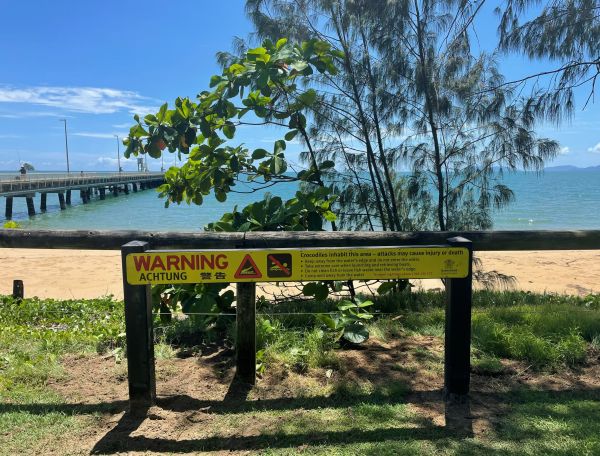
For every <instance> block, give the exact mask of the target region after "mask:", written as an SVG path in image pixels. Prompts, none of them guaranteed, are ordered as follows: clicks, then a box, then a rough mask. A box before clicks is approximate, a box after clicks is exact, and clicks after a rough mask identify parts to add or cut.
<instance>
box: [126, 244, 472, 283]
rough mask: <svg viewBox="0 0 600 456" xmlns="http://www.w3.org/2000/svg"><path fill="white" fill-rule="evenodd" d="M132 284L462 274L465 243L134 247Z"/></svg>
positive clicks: (466, 262) (465, 266)
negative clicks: (138, 250) (137, 250)
mask: <svg viewBox="0 0 600 456" xmlns="http://www.w3.org/2000/svg"><path fill="white" fill-rule="evenodd" d="M126 268H127V270H126V273H127V282H128V283H130V284H131V285H145V284H160V283H163V284H171V283H203V282H204V283H218V282H301V281H313V280H368V279H435V278H463V277H466V276H467V275H468V273H469V251H468V249H466V248H464V247H443V246H432V247H362V248H320V249H272V250H263V249H260V250H259V249H257V250H203V251H197V250H186V251H177V252H170V251H155V252H146V253H134V254H129V255H127V259H126Z"/></svg>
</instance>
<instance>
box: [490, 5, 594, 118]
mask: <svg viewBox="0 0 600 456" xmlns="http://www.w3.org/2000/svg"><path fill="white" fill-rule="evenodd" d="M532 10H533V11H536V10H537V11H538V12H539V13H538V15H537V16H536V15H534V16H533V17H531V11H532ZM498 12H499V13H500V14H501V22H500V28H499V31H500V47H501V49H503V50H504V51H507V52H508V51H516V52H520V53H522V54H524V55H526V56H527V57H529V58H530V59H540V60H544V61H547V62H549V65H550V67H549V69H548V70H546V71H543V72H540V73H536V74H526V75H524V76H523V78H521V79H519V80H517V81H511V84H512V85H513V86H514V87H516V86H520V85H525V84H527V83H533V89H534V97H535V98H537V100H538V101H537V106H536V108H537V112H538V113H539V114H542V115H544V116H545V117H546V118H548V119H550V120H552V121H555V122H557V123H558V122H560V121H561V120H562V119H563V118H564V117H565V116H568V115H570V114H571V113H572V112H573V108H574V106H575V91H576V90H577V88H579V87H581V88H582V89H580V90H587V94H588V97H587V101H586V104H587V103H588V102H590V101H591V100H592V99H593V96H594V91H595V85H596V80H597V78H598V76H599V75H600V51H599V50H598V43H600V3H598V0H546V1H541V0H507V1H506V2H505V3H504V4H503V8H498ZM523 17H529V19H528V20H523V19H522V18H523Z"/></svg>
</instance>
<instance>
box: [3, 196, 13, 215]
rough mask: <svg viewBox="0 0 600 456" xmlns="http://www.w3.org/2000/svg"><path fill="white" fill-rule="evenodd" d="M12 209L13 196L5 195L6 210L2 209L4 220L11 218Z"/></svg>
mask: <svg viewBox="0 0 600 456" xmlns="http://www.w3.org/2000/svg"><path fill="white" fill-rule="evenodd" d="M12 209H13V197H12V196H7V197H6V210H5V211H4V218H6V220H10V219H12Z"/></svg>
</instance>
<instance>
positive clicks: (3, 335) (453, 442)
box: [0, 291, 600, 454]
mask: <svg viewBox="0 0 600 456" xmlns="http://www.w3.org/2000/svg"><path fill="white" fill-rule="evenodd" d="M443 304H444V301H443V295H441V294H439V293H435V292H419V293H406V294H400V295H396V296H395V297H393V296H387V295H384V296H380V297H376V298H374V299H373V305H372V306H370V309H371V311H372V313H373V314H374V315H375V317H374V318H373V319H372V320H370V321H369V322H368V323H366V327H367V328H368V331H369V333H370V338H371V340H372V342H367V344H366V345H367V348H368V346H370V345H371V344H372V343H375V342H374V341H376V342H377V343H378V344H383V345H384V346H385V345H386V344H390V343H392V342H394V341H398V340H401V339H406V340H412V341H414V344H413V346H412V348H410V349H409V351H410V360H411V361H410V362H406V363H390V365H389V366H386V367H385V368H386V369H388V370H389V371H390V372H394V371H395V372H396V373H397V374H401V375H406V376H408V377H414V376H420V375H423V372H425V373H427V372H429V374H427V375H433V376H437V377H439V376H440V375H441V372H442V369H443V364H442V354H441V352H440V350H439V349H437V348H436V347H441V340H442V338H443V333H444V329H443V324H444V310H443ZM473 304H474V308H473V349H472V353H473V363H472V364H473V372H474V374H476V375H480V376H488V377H490V378H496V377H498V376H500V377H498V378H501V377H502V376H503V375H506V374H507V372H508V370H507V369H509V366H511V365H513V364H514V363H518V366H519V369H520V370H527V371H529V372H530V373H531V372H533V373H535V372H537V374H535V375H539V376H544V375H556V374H557V373H562V372H571V371H573V369H574V370H575V371H573V372H576V371H577V370H578V369H582V368H585V366H589V365H590V363H597V357H598V353H600V346H599V345H600V344H599V341H600V296H598V295H590V296H587V297H583V298H579V297H567V296H555V295H540V294H532V293H522V292H503V293H500V292H483V291H480V292H476V293H475V295H474V303H473ZM0 306H1V310H0V403H1V404H2V405H0V428H1V429H3V432H2V434H0V448H2V449H3V450H2V451H8V452H9V453H12V454H16V453H19V452H20V453H34V452H35V451H36V449H38V450H39V449H40V448H46V447H45V446H44V445H46V444H47V442H49V441H53V439H56V438H57V437H56V436H60V435H63V434H65V433H68V434H69V435H73V436H76V435H79V433H82V432H85V430H86V429H90V428H92V427H94V426H97V424H98V420H101V416H102V413H104V412H102V410H96V411H95V412H93V413H91V412H90V413H81V414H77V413H73V412H72V411H71V412H69V411H68V410H69V409H68V408H65V409H62V408H61V404H65V403H66V401H68V398H65V397H63V395H61V394H60V393H59V392H57V391H58V390H56V389H54V388H53V387H52V385H53V384H57V383H60V382H61V381H62V380H63V379H65V378H67V377H68V375H69V372H68V371H67V370H65V369H64V368H63V367H62V360H64V359H65V357H67V358H68V357H73V356H76V357H89V356H92V357H94V356H98V355H101V356H102V357H103V358H104V359H105V360H106V359H108V360H110V362H112V363H114V364H115V366H122V364H123V363H122V360H123V358H124V357H125V356H126V347H125V338H124V322H123V304H122V303H121V302H117V301H114V300H112V299H111V298H103V299H96V300H89V301H83V300H71V301H55V300H40V299H35V298H34V299H26V300H23V301H22V302H18V301H14V300H12V299H11V298H9V297H4V298H1V299H0ZM300 309H301V310H303V311H304V312H305V314H303V315H297V314H296V315H291V314H290V313H293V312H296V311H298V310H300ZM338 310H339V308H338V304H337V303H335V302H333V301H324V302H322V303H316V302H305V303H299V302H289V303H285V304H279V305H276V306H272V305H269V304H267V303H262V305H261V306H260V307H259V318H258V324H257V334H258V344H259V347H258V348H259V351H258V356H257V358H258V371H259V374H260V375H261V376H263V377H264V381H265V382H267V383H269V384H270V382H273V381H274V380H273V376H276V375H280V373H282V372H289V373H290V375H292V376H297V377H290V378H292V379H293V378H298V379H301V378H305V379H306V380H305V381H306V382H308V383H307V385H309V386H306V385H302V387H300V386H298V391H300V390H302V391H303V393H302V395H303V396H302V397H298V398H296V399H294V400H293V401H292V402H291V403H290V404H289V405H290V407H289V409H288V408H286V409H285V410H278V409H274V410H271V409H269V407H268V406H266V405H265V406H261V407H260V408H258V409H256V410H254V409H252V410H241V411H239V410H238V411H232V412H227V413H224V414H218V415H217V416H216V417H215V420H214V421H211V422H210V423H209V424H207V425H206V426H207V427H206V428H205V432H207V433H208V434H210V435H214V436H218V435H221V434H222V433H224V432H225V431H224V430H223V429H229V430H231V429H233V432H234V433H235V429H238V430H240V429H241V427H240V426H242V424H241V423H245V422H250V421H254V422H256V423H259V424H260V425H261V426H264V427H263V428H262V430H261V431H260V436H259V437H257V438H256V439H255V440H253V443H252V445H251V446H252V447H253V448H258V449H263V450H265V451H267V453H268V454H271V453H272V454H287V453H295V452H296V451H299V450H298V448H300V449H303V448H306V446H307V445H308V446H309V447H310V449H309V451H310V452H311V454H312V453H319V452H321V453H323V454H353V453H355V454H369V453H370V454H398V453H399V452H400V453H406V454H417V453H421V454H428V453H429V454H439V453H440V452H441V453H444V454H455V453H464V452H466V453H469V454H470V453H478V452H481V451H493V452H499V453H503V454H521V453H523V452H524V453H526V454H548V453H552V454H570V453H573V454H575V453H577V454H586V451H587V454H593V453H594V451H598V450H600V446H599V445H600V442H599V441H598V437H597V436H598V435H600V432H599V431H600V430H599V429H598V423H600V416H598V409H597V402H596V401H597V400H598V397H597V388H596V389H595V390H593V391H589V392H583V391H572V392H571V393H568V394H566V393H561V394H556V393H554V394H553V393H552V392H549V391H544V390H535V391H530V390H528V389H526V388H523V389H522V390H514V391H511V392H507V393H506V396H505V397H504V398H503V401H504V402H506V403H510V404H511V406H510V409H509V410H508V411H507V412H503V413H502V416H501V418H498V420H499V424H498V426H496V427H494V430H493V432H491V434H490V435H488V437H486V438H485V439H480V438H475V439H463V438H459V437H458V436H456V435H449V434H448V433H446V431H444V430H443V428H440V427H432V428H428V427H425V428H423V429H425V430H422V429H421V428H419V429H421V430H420V431H418V432H417V433H416V434H414V433H413V431H410V429H412V428H414V427H415V426H417V427H419V426H421V425H422V424H423V422H424V421H423V420H424V417H423V416H421V415H419V412H418V410H415V409H414V408H413V407H412V406H411V407H409V406H408V405H407V404H406V403H404V402H403V399H402V398H405V397H407V395H408V394H410V387H409V386H408V385H407V384H405V383H402V382H399V383H396V384H394V383H391V384H388V385H383V386H382V385H377V384H376V383H373V379H369V378H365V379H364V380H360V381H353V382H350V383H349V382H348V377H347V376H345V377H344V376H343V375H340V374H338V372H348V370H349V369H350V370H351V369H353V368H354V367H359V366H354V367H353V366H351V365H350V366H349V364H348V361H347V359H346V356H345V354H347V353H352V352H355V353H360V352H361V350H364V349H363V348H359V349H357V346H356V345H353V344H351V343H350V342H348V341H347V340H345V339H343V338H340V337H339V333H338V332H336V331H332V330H330V329H328V327H327V325H325V324H323V320H322V318H320V317H319V316H317V315H314V314H313V313H315V314H316V313H320V314H327V313H328V312H335V311H338ZM233 328H234V320H233V317H232V316H226V317H223V318H222V319H221V320H218V319H217V320H213V321H211V322H208V323H207V321H206V320H203V319H195V318H183V319H179V318H177V315H176V316H175V318H174V319H173V320H172V321H171V322H160V319H159V318H158V317H157V319H156V338H157V340H156V343H157V346H156V353H157V358H159V360H161V359H162V360H167V361H159V364H160V363H161V362H168V360H170V359H171V358H174V357H189V356H197V355H200V354H203V353H205V352H206V348H207V347H209V346H211V345H215V344H217V345H219V346H221V347H226V348H228V349H229V353H232V350H230V349H231V348H232V347H233V341H232V337H231V335H232V334H233V331H232V329H233ZM421 340H427V341H430V342H431V344H433V345H427V344H421V345H419V341H421ZM511 363H513V364H511ZM362 367H364V366H362ZM119 369H121V370H124V366H122V367H120V368H119ZM511 372H512V374H511V375H517V374H515V371H514V369H513V370H512V371H511ZM276 373H279V374H276ZM287 375H288V374H286V376H287ZM322 375H324V376H325V377H326V378H327V379H329V380H327V382H326V384H322V383H318V382H317V383H315V380H314V378H315V376H317V377H318V376H322ZM382 375H383V374H382ZM394 375H395V374H394ZM286 378H287V377H286ZM286 381H291V380H286ZM298 381H299V380H298ZM310 382H313V383H310ZM259 384H260V382H259ZM313 384H314V385H317V386H314V385H313ZM310 385H313V386H310ZM319 385H320V386H319ZM391 387H394V388H392V389H391V390H390V388H391ZM265 388H268V387H267V386H265ZM311 388H312V389H311ZM594 391H596V392H595V393H594ZM298 394H300V393H298ZM306 395H308V396H307V397H305V398H304V399H303V397H304V396H306ZM310 397H313V398H314V397H317V398H318V399H319V403H320V406H319V408H314V407H312V406H310V404H312V403H313V402H314V399H310ZM307 401H308V402H307ZM311 401H312V402H311ZM259 403H260V402H259ZM267 403H268V402H266V403H265V404H267ZM294 404H295V405H294ZM340 404H341V405H340ZM344 404H345V405H344ZM594 404H596V405H595V406H594ZM265 407H266V408H265ZM108 409H109V407H108V405H107V409H106V410H107V413H108ZM223 426H225V427H223ZM358 429H360V432H359V431H358ZM409 431H410V432H409ZM211 433H213V434H211ZM417 434H418V435H417ZM319 436H320V437H319ZM394 436H395V437H394ZM398 436H400V438H396V437H398ZM211 438H212V437H211ZM211 438H209V439H208V440H207V441H206V442H208V443H206V446H205V447H202V448H206V449H207V450H210V449H211V443H210V442H213V443H212V445H213V446H214V449H219V448H220V447H219V445H218V444H217V443H215V440H214V439H217V437H214V438H212V439H213V440H211ZM223 439H225V437H223ZM273 439H274V440H273ZM217 440H218V439H217ZM535 442H540V444H539V445H537V444H535ZM223 446H225V444H224V443H223ZM238 446H239V448H238V447H236V446H235V445H234V449H240V450H241V449H243V446H244V444H243V442H242V443H239V444H238ZM190 448H192V449H195V450H196V451H200V450H201V449H202V448H200V447H199V446H198V447H190ZM582 448H583V449H585V451H583V452H580V451H579V450H580V449H582ZM221 449H224V448H221ZM87 451H89V449H88V450H87Z"/></svg>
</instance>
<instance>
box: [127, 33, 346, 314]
mask: <svg viewBox="0 0 600 456" xmlns="http://www.w3.org/2000/svg"><path fill="white" fill-rule="evenodd" d="M340 56H341V53H340V52H339V51H337V50H335V49H332V48H331V46H330V45H329V44H328V43H325V42H322V41H319V40H314V39H313V40H308V41H305V42H302V43H301V44H298V45H293V44H291V43H288V42H287V39H285V38H284V39H279V40H277V41H276V42H273V41H271V40H265V41H263V43H262V45H261V46H259V47H256V48H253V49H249V50H247V51H246V52H245V54H244V55H243V56H240V57H239V58H234V59H231V61H230V62H229V66H228V67H227V68H225V69H224V70H223V72H222V74H221V75H215V76H213V77H212V78H211V80H210V87H211V90H205V91H202V92H201V93H200V94H199V95H198V97H197V101H192V100H191V99H189V98H177V99H176V100H175V103H174V108H173V109H169V107H168V104H166V103H165V104H164V105H163V106H161V108H160V110H159V111H158V112H157V113H156V114H148V115H147V116H145V117H144V118H143V119H142V118H140V117H139V116H137V115H136V116H134V118H135V120H136V124H135V125H134V126H133V127H131V129H130V132H129V136H128V137H127V138H126V139H125V140H124V144H125V145H126V146H127V149H126V151H125V156H126V157H129V156H131V155H134V156H138V155H140V154H148V155H150V156H151V157H153V158H159V157H160V156H161V155H162V154H163V153H164V152H165V151H168V152H170V153H177V154H178V156H179V158H180V159H181V158H182V156H183V157H185V158H186V160H185V162H184V163H183V164H182V165H181V166H180V167H175V166H174V167H171V168H169V169H168V170H167V172H166V173H165V184H163V185H162V186H161V187H160V188H159V191H160V193H161V196H163V197H165V198H166V201H165V205H166V206H168V205H169V204H172V203H176V204H181V203H183V202H185V203H188V204H197V205H201V204H202V203H203V199H204V197H205V196H206V195H208V194H209V193H214V196H215V198H216V199H217V200H218V201H220V202H224V201H225V200H226V199H227V195H228V193H230V192H236V191H238V190H237V187H236V186H237V184H238V183H240V182H243V183H244V184H245V186H246V187H248V186H249V187H250V188H251V190H250V192H254V191H257V190H260V189H265V188H269V187H272V186H273V185H276V184H278V183H280V182H290V181H296V182H302V183H304V184H305V185H306V188H305V189H304V191H302V192H298V193H296V196H295V197H294V198H292V199H290V200H288V201H282V199H281V198H278V197H272V196H271V195H269V194H267V195H266V196H265V197H264V198H263V200H262V201H257V202H255V203H252V204H250V205H248V206H247V207H245V208H243V209H242V210H238V209H237V208H234V211H233V212H232V213H227V214H225V215H224V216H223V217H222V218H221V219H220V220H219V221H215V222H214V223H210V224H209V225H208V226H207V229H209V230H215V231H256V230H269V231H280V230H313V231H315V230H322V229H324V224H325V222H327V221H329V222H331V223H332V226H333V227H335V225H334V223H335V219H336V217H335V215H334V213H333V212H332V211H331V205H332V203H333V202H334V201H335V199H336V196H335V194H333V193H332V189H331V186H328V185H325V183H324V181H323V179H322V175H323V174H324V173H326V172H327V170H328V169H329V168H331V166H332V163H331V162H329V161H320V160H318V157H317V156H316V155H311V156H310V166H309V168H308V169H307V170H302V171H300V172H298V173H295V174H294V173H290V172H288V164H287V159H286V156H285V149H286V141H291V140H293V139H294V137H295V136H296V135H302V136H303V137H305V138H306V141H307V144H308V147H309V150H311V145H310V144H311V143H310V139H309V138H308V134H307V132H306V117H305V115H304V113H303V112H304V111H305V110H306V109H308V108H309V107H310V106H311V105H312V104H313V103H314V100H315V93H314V90H312V89H308V90H304V89H303V88H302V84H301V82H302V81H304V80H306V79H308V78H310V77H311V76H312V75H313V74H325V73H329V74H335V72H336V71H337V70H336V67H335V66H334V64H333V60H334V57H340ZM264 125H277V126H279V127H282V128H284V129H286V130H287V133H286V134H285V137H284V139H280V140H277V141H274V144H273V149H272V151H267V150H265V149H262V148H257V149H254V150H253V151H250V150H248V149H247V148H245V147H244V146H243V145H228V141H231V140H233V139H234V137H235V134H236V131H237V129H238V128H239V127H240V126H264ZM247 191H248V190H246V189H244V190H243V192H247ZM164 288H165V287H163V291H164ZM167 288H168V289H170V290H171V291H170V292H169V293H172V294H174V295H176V296H177V299H175V302H177V301H180V302H181V303H182V307H183V311H184V312H188V313H189V312H193V313H198V312H201V313H202V312H211V311H216V310H224V307H228V306H229V305H230V304H231V302H232V300H233V295H232V294H231V292H226V291H225V292H223V289H224V288H225V287H223V285H222V284H199V285H196V286H191V287H177V288H176V289H173V288H169V287H167ZM311 290H312V292H311V293H312V295H315V294H317V293H318V294H319V296H320V295H323V294H324V295H325V296H327V294H328V286H327V284H323V283H315V284H312V287H311ZM311 293H308V294H311ZM163 304H164V303H163ZM163 310H164V305H163Z"/></svg>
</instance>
